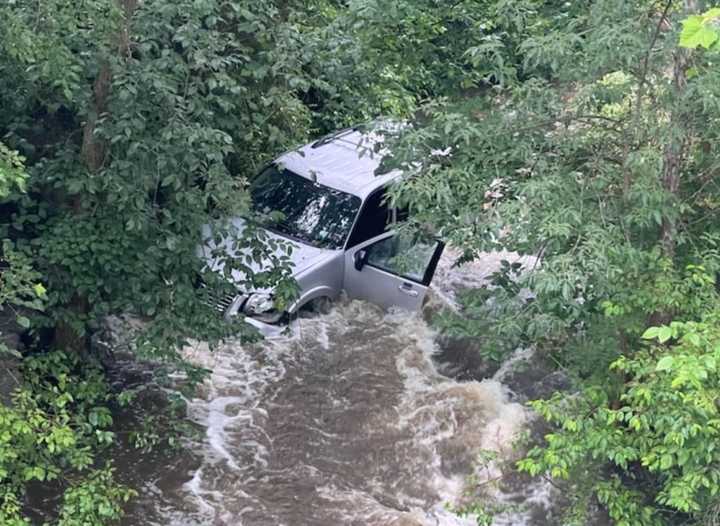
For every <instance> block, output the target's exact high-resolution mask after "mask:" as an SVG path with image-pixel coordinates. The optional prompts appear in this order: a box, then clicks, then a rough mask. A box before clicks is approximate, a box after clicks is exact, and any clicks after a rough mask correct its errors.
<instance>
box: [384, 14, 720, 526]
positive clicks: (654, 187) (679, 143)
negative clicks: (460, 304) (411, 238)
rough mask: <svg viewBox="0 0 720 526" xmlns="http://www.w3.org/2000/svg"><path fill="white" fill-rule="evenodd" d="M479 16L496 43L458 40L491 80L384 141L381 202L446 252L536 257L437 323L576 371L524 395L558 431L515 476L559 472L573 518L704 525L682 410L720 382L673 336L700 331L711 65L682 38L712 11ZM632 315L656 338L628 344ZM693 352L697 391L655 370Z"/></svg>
mask: <svg viewBox="0 0 720 526" xmlns="http://www.w3.org/2000/svg"><path fill="white" fill-rule="evenodd" d="M685 4H687V5H685ZM495 9H496V11H495V15H496V16H495V22H496V23H495V26H494V27H495V31H496V36H497V39H496V41H495V44H494V45H493V46H492V47H482V46H481V47H480V48H478V49H475V50H473V51H472V53H473V54H474V55H473V56H475V57H476V58H477V59H478V60H479V61H480V63H482V65H483V67H485V68H487V71H488V73H486V74H485V75H486V77H487V78H492V79H494V80H495V83H494V84H493V85H492V87H489V88H488V89H486V90H485V91H483V92H482V93H480V94H475V95H474V97H473V98H472V99H470V100H467V101H461V102H460V103H457V102H455V101H452V102H449V101H447V100H436V101H433V102H431V103H430V104H428V105H426V107H425V108H424V119H422V120H421V121H420V122H419V123H417V124H416V125H415V126H413V127H411V128H408V129H407V130H406V131H405V133H404V136H403V137H401V138H400V139H399V140H398V141H397V144H395V145H394V151H395V154H396V155H395V163H396V166H400V167H402V168H403V169H404V170H405V171H406V173H407V174H408V176H407V177H406V178H405V179H404V180H403V182H402V183H401V184H400V185H399V186H398V187H397V188H396V190H395V194H394V199H395V200H396V201H398V202H400V203H402V204H404V205H406V206H408V207H409V208H410V209H411V212H412V213H413V215H414V218H415V219H414V220H415V222H416V223H418V224H419V225H423V226H425V225H428V224H429V225H432V226H434V228H435V229H436V230H437V231H439V232H440V233H441V235H442V236H443V237H445V238H447V239H449V240H450V241H451V242H452V243H453V244H454V245H455V246H459V247H461V248H462V249H464V255H463V258H462V259H463V260H468V259H472V258H474V257H476V256H478V255H479V254H481V253H482V252H483V251H487V250H499V249H502V250H510V251H516V252H519V253H521V254H525V255H531V256H536V257H537V259H538V262H537V264H535V265H534V266H531V267H530V268H526V269H524V270H523V272H521V273H520V275H518V276H516V277H515V278H514V279H513V280H511V283H510V286H509V287H508V286H504V287H503V286H500V287H498V286H495V287H493V286H488V287H487V288H486V289H484V290H480V291H475V292H470V293H467V294H466V295H465V303H464V313H465V314H466V315H469V316H466V318H465V319H463V318H461V317H453V316H450V317H447V316H446V317H445V318H444V319H443V320H442V323H443V324H444V327H445V329H446V330H447V329H450V330H452V331H454V332H455V333H458V332H459V333H465V334H467V335H470V336H479V337H482V338H483V340H484V341H486V342H487V344H486V347H487V348H488V352H489V353H490V354H491V355H498V356H501V355H502V353H503V352H507V348H505V349H503V344H505V343H509V345H510V346H514V345H516V344H523V345H527V344H533V345H536V346H537V347H538V349H539V352H543V353H546V354H549V355H551V356H552V358H553V360H554V361H555V362H557V363H558V364H559V365H560V366H562V367H563V368H565V370H566V371H567V372H568V373H569V374H570V375H571V376H572V377H573V378H574V380H575V382H576V386H577V388H578V389H579V393H578V394H576V395H573V396H569V395H558V396H556V397H555V398H553V399H551V400H549V401H546V402H538V403H537V405H536V407H537V409H538V410H539V411H541V413H542V414H543V415H544V416H545V417H546V418H547V419H548V420H549V421H550V422H551V423H552V424H554V425H556V426H558V430H557V431H556V432H554V433H552V434H551V435H549V436H548V437H547V441H546V443H545V445H544V446H543V447H541V448H538V449H536V450H534V451H533V452H532V453H531V454H530V456H529V457H528V459H527V460H525V461H523V462H522V463H521V467H522V468H524V469H525V470H527V471H531V472H532V473H535V474H541V473H543V474H544V473H547V474H549V475H552V476H555V477H558V478H568V479H569V482H568V484H567V487H568V489H571V490H572V491H571V493H572V494H573V495H574V503H575V504H576V506H575V508H574V509H573V510H571V511H572V514H571V515H572V516H573V517H575V520H576V523H578V524H584V523H585V520H586V518H585V512H586V511H587V505H588V503H589V502H590V501H591V500H592V499H598V500H600V501H601V503H602V504H603V505H604V506H605V507H606V508H607V510H608V511H609V513H610V514H611V515H612V516H613V518H614V519H615V520H616V521H617V522H618V523H619V524H677V523H678V521H679V520H684V521H687V522H693V521H695V522H697V523H702V521H703V520H705V519H704V517H705V514H706V513H709V512H710V511H711V510H713V509H716V506H717V501H716V499H715V495H716V493H717V492H718V491H720V485H718V481H717V480H716V479H715V478H714V476H711V475H707V474H708V473H710V472H712V471H713V470H714V469H716V462H717V461H716V459H715V458H714V456H713V454H712V453H710V455H709V456H708V450H707V449H704V448H706V447H707V448H713V447H714V446H712V442H713V439H711V438H710V437H709V436H707V435H705V436H701V432H700V431H699V427H704V429H706V430H707V432H708V433H710V435H712V433H714V431H713V426H714V419H715V418H716V417H715V415H714V413H713V412H712V410H711V408H706V410H707V411H709V412H705V413H702V411H698V410H697V409H695V407H694V406H693V407H690V406H688V405H687V404H690V405H692V404H693V403H694V400H698V401H699V400H708V399H712V398H713V397H714V396H716V392H717V388H718V386H719V385H720V382H719V381H718V377H717V376H716V375H714V374H713V373H712V372H711V370H710V369H708V367H709V366H708V365H707V364H706V363H705V362H704V360H706V359H707V358H706V356H709V355H710V354H711V353H712V352H714V351H713V347H712V344H710V343H709V344H708V346H707V347H703V344H701V343H695V344H693V345H696V346H699V348H695V347H691V346H690V344H689V343H688V342H686V341H682V342H676V341H675V338H677V337H680V338H682V337H683V335H684V334H686V333H687V334H698V337H700V338H701V340H702V339H703V338H708V339H710V340H712V338H714V336H713V337H711V336H710V335H709V334H710V332H712V330H713V329H712V324H713V323H714V322H713V321H712V320H716V314H717V310H718V296H717V291H716V288H715V276H716V275H717V272H718V270H719V269H720V267H719V265H718V263H720V260H718V250H717V249H718V240H719V239H720V231H718V223H717V203H718V202H719V197H720V194H719V193H718V191H719V190H720V187H718V185H717V177H716V175H717V169H718V164H717V153H718V152H717V151H716V145H717V144H718V142H717V133H718V130H719V128H718V126H717V124H718V122H720V121H719V120H718V119H719V118H720V105H719V104H718V101H720V99H719V98H718V95H719V93H718V91H717V86H718V85H720V84H718V80H720V79H719V77H718V73H719V71H720V70H718V68H717V66H716V64H715V63H714V58H715V57H714V55H713V54H712V53H702V52H690V51H688V50H685V49H682V48H681V47H680V46H686V47H692V48H696V47H697V48H700V47H711V48H712V45H714V42H715V40H713V39H712V37H709V36H708V35H707V34H705V36H703V34H698V33H699V32H700V31H701V30H702V31H703V32H707V33H712V32H713V31H714V30H715V25H714V24H715V11H714V10H711V11H709V12H707V13H706V14H704V15H701V14H699V13H698V12H697V8H696V6H695V3H693V2H687V3H682V2H665V3H663V4H662V5H659V6H658V5H657V4H655V3H652V2H625V1H622V2H621V1H610V2H572V3H570V2H567V3H564V4H562V5H560V4H555V3H551V2H512V7H508V6H507V3H504V2H497V3H495ZM501 12H504V13H508V14H509V13H513V14H514V15H515V16H512V17H510V18H504V17H502V16H500V13H501ZM520 12H521V13H522V16H517V14H518V13H520ZM688 16H690V18H688ZM508 20H512V22H508ZM683 21H685V22H684V25H683ZM698 25H700V26H702V27H699V26H698ZM681 28H684V30H685V34H684V35H682V36H681ZM681 38H682V40H681ZM693 39H694V40H693ZM711 40H712V42H711ZM679 43H680V45H679ZM509 44H510V45H509ZM494 279H497V277H495V278H494ZM522 288H525V289H527V290H528V291H530V298H531V301H528V302H524V301H520V299H519V298H518V294H517V292H518V291H519V290H520V289H522ZM448 320H450V322H449V323H448ZM698 324H700V325H698ZM703 324H705V325H703ZM648 326H650V327H658V329H653V330H651V331H650V333H649V334H650V335H654V336H656V337H659V338H661V339H662V340H663V342H664V346H660V347H659V348H656V349H653V350H647V349H646V348H645V347H644V346H643V344H642V339H641V336H642V334H643V333H644V332H645V331H646V329H647V327H648ZM661 327H662V328H661ZM699 327H703V328H699ZM655 331H657V332H655ZM706 331H709V332H706ZM700 334H702V336H699V335H700ZM692 338H693V340H694V339H695V337H692ZM702 341H704V340H702ZM671 344H674V345H671ZM498 350H500V352H498ZM691 350H692V355H693V356H694V358H692V359H690V358H688V360H685V359H683V361H682V363H683V364H684V365H683V367H684V368H683V370H684V372H683V373H682V375H683V376H682V377H683V378H687V379H688V380H687V381H688V382H690V381H691V379H694V380H693V381H699V382H700V384H694V387H692V388H690V387H689V385H690V384H687V383H684V382H685V380H683V381H682V382H680V383H678V381H677V378H679V376H673V375H672V374H670V373H669V372H668V370H666V369H665V368H666V367H668V365H669V364H670V363H673V364H674V363H675V362H674V356H675V354H676V353H678V354H687V353H690V352H691ZM693 360H696V361H693ZM658 366H660V367H659V369H658ZM678 373H679V371H678ZM698 375H699V376H698ZM700 378H702V379H700ZM687 389H690V390H691V391H692V393H690V392H689V391H687ZM643 397H645V398H643ZM696 397H697V398H696ZM673 404H677V405H676V406H673ZM671 406H673V407H672V408H671ZM676 410H677V412H675V411H676ZM610 415H612V416H610ZM634 417H636V418H637V419H640V420H633V418H634ZM666 417H667V419H665V418H666ZM642 418H645V419H646V421H645V422H644V423H643V420H642ZM630 420H632V424H630ZM637 422H640V424H639V427H638V423H637ZM685 426H687V427H685ZM691 429H693V430H694V431H692V434H690V433H691V431H690V430H691ZM668 430H670V431H672V433H675V432H677V433H679V435H675V434H672V433H670V434H667V433H668ZM668 437H669V438H668ZM673 437H674V438H673ZM678 437H682V438H678ZM695 439H697V442H695ZM686 454H687V455H689V456H687V457H686ZM663 455H670V456H665V457H664V458H665V460H662V459H663ZM678 455H680V457H678ZM689 457H693V460H692V461H689V460H687V459H688V458H689ZM696 461H697V462H698V463H693V462H696ZM679 515H681V516H682V519H679V518H678V516H679ZM568 520H571V517H570V515H569V516H568Z"/></svg>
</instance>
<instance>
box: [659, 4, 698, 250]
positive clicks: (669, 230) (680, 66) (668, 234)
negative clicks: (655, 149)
mask: <svg viewBox="0 0 720 526" xmlns="http://www.w3.org/2000/svg"><path fill="white" fill-rule="evenodd" d="M697 11H698V5H697V0H685V15H690V14H692V13H695V12H697ZM691 55H692V51H691V50H688V49H684V48H680V47H678V48H677V49H676V50H675V53H674V55H673V79H672V97H673V100H674V101H675V102H676V105H675V108H674V109H673V111H672V113H671V115H670V137H669V138H668V141H667V143H666V144H665V148H664V151H663V170H662V180H661V182H662V186H663V188H664V189H665V191H666V192H668V193H669V194H670V195H671V196H672V197H671V199H672V200H674V198H675V197H676V196H677V193H678V190H679V188H680V176H681V171H682V166H683V161H684V159H685V156H686V154H687V149H688V145H689V143H690V141H689V139H690V138H689V134H690V130H689V129H688V123H687V111H686V109H685V107H684V104H683V99H684V95H685V91H686V89H687V71H688V69H689V67H690V58H691ZM660 240H661V243H662V248H663V252H664V254H665V256H667V257H668V258H673V257H674V256H675V248H676V245H677V224H676V219H675V217H674V213H673V212H672V211H669V212H668V213H666V214H665V215H664V217H663V220H662V226H661V229H660Z"/></svg>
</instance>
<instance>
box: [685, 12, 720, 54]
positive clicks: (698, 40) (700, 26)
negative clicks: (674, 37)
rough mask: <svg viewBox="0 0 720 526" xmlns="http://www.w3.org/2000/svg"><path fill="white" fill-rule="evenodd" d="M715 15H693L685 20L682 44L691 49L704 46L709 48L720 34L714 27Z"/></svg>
mask: <svg viewBox="0 0 720 526" xmlns="http://www.w3.org/2000/svg"><path fill="white" fill-rule="evenodd" d="M715 19H716V17H714V16H710V17H708V16H707V14H706V15H693V16H690V17H688V18H687V19H686V20H683V23H682V24H683V29H682V33H680V46H681V47H684V48H689V49H697V48H698V47H702V48H705V49H709V48H710V46H712V45H713V44H714V43H715V42H716V41H717V40H718V38H720V35H719V34H718V31H717V29H715V28H714V27H713V22H714V20H715Z"/></svg>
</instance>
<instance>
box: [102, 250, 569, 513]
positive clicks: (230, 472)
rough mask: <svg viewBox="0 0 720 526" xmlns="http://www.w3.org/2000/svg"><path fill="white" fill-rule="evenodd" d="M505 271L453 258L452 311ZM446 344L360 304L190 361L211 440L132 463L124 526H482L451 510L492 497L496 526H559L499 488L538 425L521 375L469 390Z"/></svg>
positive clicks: (409, 320)
mask: <svg viewBox="0 0 720 526" xmlns="http://www.w3.org/2000/svg"><path fill="white" fill-rule="evenodd" d="M503 257H505V255H492V256H489V257H488V258H487V259H486V260H485V261H483V262H479V263H477V264H474V266H472V265H471V266H469V267H465V268H464V269H461V270H457V269H453V268H452V266H451V262H452V261H451V259H449V258H445V259H444V260H443V261H442V262H441V265H440V268H439V270H438V275H437V277H436V280H435V286H434V292H433V295H434V298H435V300H434V301H435V302H436V305H437V302H440V303H442V304H445V305H448V306H450V307H452V306H453V301H454V292H455V291H456V290H457V289H458V287H462V286H474V285H477V284H478V283H481V282H482V280H483V279H484V277H485V276H487V275H488V274H489V272H491V271H492V270H493V269H494V268H497V265H498V264H499V261H500V259H502V258H503ZM437 342H438V338H437V334H436V333H435V332H434V331H433V330H432V328H431V327H430V326H429V325H428V323H427V322H426V321H425V320H424V319H423V317H422V316H421V315H412V314H408V313H403V312H384V311H382V310H380V309H378V308H377V307H374V306H372V305H370V304H367V303H362V302H357V301H353V302H342V303H340V304H339V305H336V306H335V307H334V308H333V309H332V310H331V312H330V313H329V314H326V315H322V316H317V317H311V318H301V319H299V320H297V321H296V322H295V323H294V324H293V325H292V326H291V329H290V331H289V333H288V334H287V335H284V336H282V337H279V338H274V339H269V340H266V341H263V342H261V343H258V344H253V345H241V344H240V343H237V342H228V343H227V344H225V345H224V346H223V347H222V348H220V349H219V350H216V351H214V352H210V351H209V350H208V349H207V346H206V345H204V344H203V343H200V342H199V343H197V344H195V345H193V346H191V347H188V348H186V349H185V350H184V353H185V355H186V357H187V358H188V359H190V360H191V361H193V362H195V363H197V364H200V365H204V366H206V367H208V368H210V369H212V370H213V373H212V376H211V377H210V379H209V380H208V381H207V382H205V384H204V385H203V386H202V387H201V389H200V390H199V391H198V393H197V394H196V396H195V397H194V398H192V399H189V400H188V401H187V402H188V418H189V419H190V420H191V421H192V422H194V423H195V424H196V425H197V427H198V429H199V430H200V433H199V435H198V437H197V438H196V439H193V440H191V441H189V442H188V443H187V444H186V445H185V451H186V452H185V453H184V454H180V455H173V456H170V457H165V456H163V455H160V454H153V455H151V456H144V457H140V456H138V455H135V454H133V452H132V451H130V450H128V451H127V452H126V454H123V455H121V456H120V458H117V459H116V465H117V468H118V471H119V474H120V478H122V479H123V480H125V481H128V482H130V483H131V484H132V485H134V486H135V487H136V488H138V489H139V491H140V496H139V497H138V498H137V499H136V500H135V501H134V503H133V504H132V505H131V506H130V508H129V509H128V514H127V516H126V517H125V519H124V520H123V524H124V525H126V526H130V525H133V526H134V525H158V526H199V525H203V526H204V525H208V526H231V525H232V526H236V525H243V526H265V525H268V526H280V525H285V526H335V525H378V526H380V525H382V526H385V525H392V526H461V525H463V526H464V525H474V524H476V518H475V517H474V516H466V517H463V516H460V515H458V514H455V513H453V512H451V511H450V509H449V507H451V506H453V505H457V504H460V503H462V502H464V501H465V500H467V497H466V494H467V493H468V492H469V491H472V490H473V488H475V487H476V486H477V484H480V485H481V487H483V492H482V495H481V500H484V502H487V503H488V505H491V504H492V503H494V504H492V505H498V506H499V510H500V511H499V512H498V513H497V514H496V516H495V519H494V524H495V525H496V526H502V525H517V526H521V525H528V526H530V525H545V524H554V523H555V522H554V521H553V520H552V517H551V508H552V506H551V504H550V503H551V501H552V500H553V495H552V489H551V488H550V487H549V486H548V485H547V484H543V483H538V482H536V481H529V480H524V479H521V478H517V477H515V478H514V479H512V481H511V483H509V484H505V485H504V486H503V484H499V483H493V482H492V481H495V480H500V479H503V478H504V477H503V474H504V473H503V459H505V460H508V461H511V460H512V459H513V458H514V453H513V447H512V443H513V440H514V439H515V437H516V436H517V435H518V433H519V432H520V431H522V430H523V429H524V428H525V427H526V426H528V424H529V423H530V422H531V421H532V415H531V414H530V412H529V411H528V410H527V408H526V407H525V406H523V405H522V404H521V403H519V402H518V401H515V400H518V398H517V397H515V396H514V394H513V392H511V391H510V389H509V388H508V387H507V386H506V385H504V383H503V377H504V375H506V374H508V372H509V371H511V370H512V364H508V365H507V366H504V367H501V368H500V370H499V371H497V372H496V373H495V374H494V376H493V377H491V378H487V379H483V380H464V381H459V380H456V379H454V378H452V377H450V376H448V374H447V371H448V370H452V368H453V364H444V365H443V364H439V363H438V362H437V356H439V355H441V353H440V351H441V349H439V347H438V343H437ZM523 353H525V354H527V351H520V352H519V355H518V356H519V357H520V358H523V356H524V355H523ZM451 354H452V353H451ZM445 355H447V353H445ZM443 371H444V372H445V373H446V374H442V372H443ZM489 451H490V452H492V455H490V456H491V457H494V456H497V457H498V460H496V461H488V460H487V459H488V458H489V457H488V452H489ZM483 459H485V460H483ZM470 480H474V484H469V481H470Z"/></svg>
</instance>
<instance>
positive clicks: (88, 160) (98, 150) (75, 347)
mask: <svg viewBox="0 0 720 526" xmlns="http://www.w3.org/2000/svg"><path fill="white" fill-rule="evenodd" d="M117 2H118V4H119V6H120V7H121V8H122V10H123V15H124V21H123V23H122V25H121V27H120V32H119V34H118V35H117V36H116V38H117V40H118V52H119V55H120V56H127V55H128V54H129V53H130V20H131V18H132V15H133V13H134V12H135V9H136V8H137V4H138V0H117ZM111 82H112V70H111V68H110V64H109V63H108V62H105V63H104V64H102V66H101V67H100V71H99V72H98V75H97V77H96V78H95V82H94V83H93V91H92V95H93V96H92V99H91V101H90V107H89V108H88V112H87V121H86V122H85V123H84V124H83V130H82V132H83V135H82V146H81V148H80V159H81V160H82V163H83V165H84V166H85V169H86V170H87V172H88V173H89V174H97V173H99V172H100V170H102V168H103V166H104V164H105V160H106V158H107V148H108V145H107V143H106V141H105V140H104V139H103V138H102V137H99V136H98V135H97V133H96V132H97V123H98V120H99V119H100V118H101V117H102V116H103V115H105V114H107V111H108V97H109V95H110V88H111ZM68 206H69V208H70V210H71V213H72V214H74V215H81V214H82V213H83V202H82V200H81V199H80V197H79V196H73V197H72V198H70V199H69V201H68ZM67 307H68V310H69V311H70V316H71V317H72V318H74V319H75V320H77V322H78V323H77V324H72V323H70V322H69V320H61V321H59V322H58V324H57V326H56V327H55V338H54V346H55V347H56V348H58V349H61V350H66V351H73V352H76V353H79V354H86V353H87V350H88V346H89V341H90V339H89V334H87V330H86V329H87V328H85V330H82V329H81V330H78V329H79V327H80V326H86V325H87V321H88V320H87V317H88V315H89V313H90V302H89V301H88V299H87V297H86V296H85V295H84V294H82V293H80V292H76V293H75V294H74V295H73V297H72V299H71V300H70V303H69V305H68V306H67Z"/></svg>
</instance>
